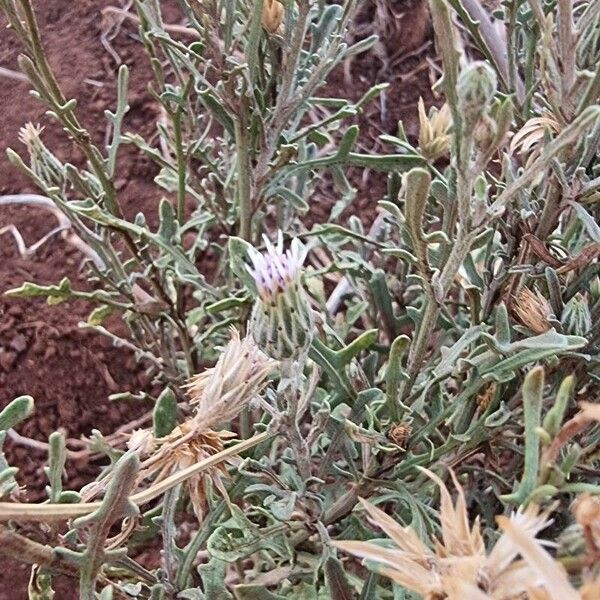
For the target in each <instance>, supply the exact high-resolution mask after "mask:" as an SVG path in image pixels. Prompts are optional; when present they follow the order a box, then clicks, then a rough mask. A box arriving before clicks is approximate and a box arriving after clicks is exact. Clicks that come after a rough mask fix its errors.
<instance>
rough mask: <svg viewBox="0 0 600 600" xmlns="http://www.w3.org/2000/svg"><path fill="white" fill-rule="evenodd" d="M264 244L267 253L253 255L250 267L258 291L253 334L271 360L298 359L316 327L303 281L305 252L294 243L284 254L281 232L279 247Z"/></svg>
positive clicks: (300, 245)
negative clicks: (301, 280) (301, 277)
mask: <svg viewBox="0 0 600 600" xmlns="http://www.w3.org/2000/svg"><path fill="white" fill-rule="evenodd" d="M265 242H266V246H267V252H266V253H265V254H260V253H258V252H256V253H253V254H252V256H251V259H252V263H253V267H252V268H250V267H248V271H249V272H250V274H251V275H252V277H253V279H254V281H255V283H256V288H257V291H258V298H257V300H256V302H255V304H254V309H253V311H252V316H251V319H250V331H251V333H252V336H253V337H254V340H255V341H256V343H257V344H258V346H259V347H260V348H261V349H262V350H263V352H265V353H266V354H267V355H268V356H270V357H271V358H275V359H277V360H285V359H296V358H298V357H299V356H301V355H302V354H303V353H304V352H305V351H306V350H307V349H308V347H309V345H310V343H311V341H312V338H313V335H314V328H315V323H314V317H313V311H312V309H311V308H310V306H309V302H308V296H307V294H306V292H305V290H304V288H303V287H302V284H301V282H300V276H301V272H302V264H303V262H304V259H305V257H306V249H305V248H304V246H302V244H301V243H300V242H299V241H298V240H293V242H292V245H291V247H290V249H289V250H287V251H286V252H284V251H283V237H282V235H281V232H280V234H279V240H278V243H277V246H273V244H271V242H270V241H269V240H268V239H266V238H265Z"/></svg>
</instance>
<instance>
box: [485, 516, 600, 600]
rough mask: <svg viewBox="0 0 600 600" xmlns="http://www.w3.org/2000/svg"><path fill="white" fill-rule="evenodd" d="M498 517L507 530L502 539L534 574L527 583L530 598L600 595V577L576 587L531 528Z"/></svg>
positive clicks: (569, 599) (580, 599)
mask: <svg viewBox="0 0 600 600" xmlns="http://www.w3.org/2000/svg"><path fill="white" fill-rule="evenodd" d="M496 520H497V522H498V525H499V526H500V528H501V529H502V530H503V531H504V535H503V538H506V539H507V540H509V542H510V543H511V544H512V546H513V548H514V549H515V551H517V552H518V553H519V554H521V556H522V557H523V560H524V562H525V565H526V567H527V568H528V569H529V570H530V571H532V572H533V573H534V576H535V579H534V581H532V582H528V585H527V597H528V598H529V600H595V599H596V598H599V597H600V595H599V594H600V578H598V577H596V578H595V579H591V580H589V581H586V582H584V584H583V586H582V587H581V589H580V590H577V589H575V588H574V587H573V586H572V585H571V583H570V581H569V579H568V577H567V574H566V573H565V570H564V568H563V566H562V565H561V564H560V563H559V562H557V561H556V560H554V558H552V556H550V554H549V553H548V552H547V551H546V550H545V549H544V548H543V547H542V546H541V544H540V543H539V542H538V540H536V539H535V537H534V535H535V534H534V533H533V532H532V531H530V530H527V529H523V528H521V527H519V525H518V523H515V522H513V521H511V520H510V519H508V518H506V517H503V516H502V517H497V518H496Z"/></svg>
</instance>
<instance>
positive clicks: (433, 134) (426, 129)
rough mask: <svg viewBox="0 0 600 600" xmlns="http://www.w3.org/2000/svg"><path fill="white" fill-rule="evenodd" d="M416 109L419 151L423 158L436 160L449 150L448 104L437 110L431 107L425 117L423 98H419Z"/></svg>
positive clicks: (449, 125)
mask: <svg viewBox="0 0 600 600" xmlns="http://www.w3.org/2000/svg"><path fill="white" fill-rule="evenodd" d="M418 109H419V149H420V150H421V154H423V156H424V157H425V158H427V159H429V160H436V159H437V158H439V157H440V156H444V155H445V154H446V153H447V152H448V150H449V149H450V127H451V126H452V117H451V114H450V107H449V106H448V104H443V105H442V107H441V108H439V109H438V108H435V107H432V108H431V109H430V110H429V115H427V113H426V112H425V104H424V103H423V98H419V103H418Z"/></svg>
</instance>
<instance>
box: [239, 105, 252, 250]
mask: <svg viewBox="0 0 600 600" xmlns="http://www.w3.org/2000/svg"><path fill="white" fill-rule="evenodd" d="M246 115H247V112H246V106H245V104H242V105H241V106H240V112H239V118H238V119H237V120H236V122H235V149H236V153H237V167H238V187H237V196H238V210H239V219H240V225H239V236H240V237H241V238H242V239H243V240H246V241H248V242H251V241H252V170H251V169H250V154H249V144H248V128H247V126H246Z"/></svg>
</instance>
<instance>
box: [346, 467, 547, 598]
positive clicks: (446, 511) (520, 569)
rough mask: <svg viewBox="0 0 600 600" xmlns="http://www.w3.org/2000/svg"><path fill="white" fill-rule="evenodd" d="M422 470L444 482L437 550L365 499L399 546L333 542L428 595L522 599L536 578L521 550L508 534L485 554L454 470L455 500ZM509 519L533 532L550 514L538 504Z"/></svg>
mask: <svg viewBox="0 0 600 600" xmlns="http://www.w3.org/2000/svg"><path fill="white" fill-rule="evenodd" d="M422 470H423V472H425V473H426V474H427V475H428V476H429V477H431V478H432V479H433V480H434V481H435V482H436V483H437V484H438V485H439V488H440V494H441V510H440V522H441V530H442V538H441V540H436V541H435V550H432V549H430V548H429V547H428V546H427V545H426V544H424V543H423V541H421V539H420V538H419V536H418V535H417V533H416V532H415V531H414V530H413V529H412V528H411V527H402V526H401V525H399V524H398V523H397V522H396V521H394V519H392V518H391V517H390V516H388V515H386V514H385V513H384V512H383V511H381V510H380V509H378V508H377V507H375V506H373V505H372V504H370V503H368V502H366V501H365V500H361V503H362V505H363V507H364V509H365V510H366V512H367V516H368V519H369V521H370V522H371V523H372V524H373V525H375V526H377V527H379V528H380V529H381V530H383V531H384V532H385V533H386V534H387V535H388V536H389V537H390V538H391V539H392V541H393V542H394V543H395V545H396V548H393V549H390V548H384V547H382V546H379V545H377V544H375V543H373V542H355V541H351V542H334V545H335V546H336V547H338V548H339V549H341V550H343V551H345V552H349V553H351V554H354V555H356V556H359V557H361V558H363V559H366V560H368V561H373V562H374V563H376V565H377V571H378V572H379V573H381V574H382V575H385V576H386V577H389V578H390V579H391V580H392V581H394V582H396V583H398V584H399V585H402V586H404V587H406V588H408V589H409V590H412V591H414V592H416V593H417V594H420V595H421V596H423V598H425V599H426V600H434V599H435V600H437V599H441V598H447V599H449V600H464V599H465V598H468V597H472V598H486V599H493V600H509V599H515V600H516V599H517V598H519V597H520V595H521V594H523V593H524V592H525V591H526V590H527V589H528V587H529V586H533V583H534V581H535V577H534V574H533V571H532V570H531V569H529V568H526V567H524V566H523V564H522V563H518V562H515V558H516V557H517V554H518V550H517V549H516V548H515V547H514V546H513V545H512V544H511V543H510V541H509V539H508V538H507V537H506V536H502V537H501V538H500V539H499V540H498V542H497V543H496V544H495V546H494V547H493V548H492V550H491V551H490V552H489V553H486V551H485V546H484V543H483V538H482V535H481V531H480V527H479V522H478V520H476V521H475V523H473V525H472V526H470V525H469V521H468V515H467V507H466V500H465V495H464V492H463V490H462V488H461V486H460V485H459V483H458V481H457V480H456V478H455V477H454V474H453V473H451V474H452V479H453V481H454V484H455V486H456V488H457V491H458V496H457V499H456V503H453V502H452V498H451V496H450V492H449V491H448V489H447V488H446V486H445V484H444V483H443V482H442V480H441V479H439V477H437V475H435V474H433V473H432V472H430V471H428V470H426V469H422ZM509 520H510V522H511V523H514V524H515V525H516V526H517V527H518V528H519V529H521V530H523V531H527V532H528V533H529V534H530V535H531V536H532V537H533V536H535V535H536V534H537V533H538V532H539V531H540V530H541V529H542V528H544V527H545V526H546V524H547V520H546V515H545V514H541V515H540V514H538V513H537V510H536V508H535V507H530V508H528V509H527V510H526V511H525V512H517V513H514V514H513V515H512V516H511V518H510V519H509ZM536 543H538V542H537V541H536ZM477 593H480V594H481V596H477V595H476V594H477ZM473 594H475V595H473Z"/></svg>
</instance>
